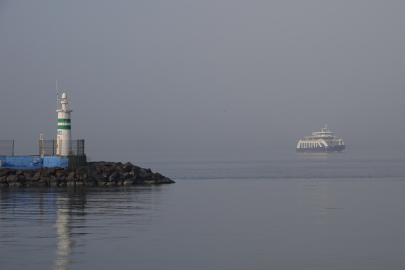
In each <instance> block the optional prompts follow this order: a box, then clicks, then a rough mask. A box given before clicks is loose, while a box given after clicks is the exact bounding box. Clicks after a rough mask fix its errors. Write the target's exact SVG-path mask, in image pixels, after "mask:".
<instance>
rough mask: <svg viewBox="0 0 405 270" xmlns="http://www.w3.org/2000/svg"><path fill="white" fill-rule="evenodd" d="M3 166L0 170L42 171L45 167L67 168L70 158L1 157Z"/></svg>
mask: <svg viewBox="0 0 405 270" xmlns="http://www.w3.org/2000/svg"><path fill="white" fill-rule="evenodd" d="M0 160H1V161H3V165H2V166H1V167H0V168H12V169H22V170H24V169H26V170H30V169H40V168H43V167H62V168H64V167H67V166H68V161H69V159H68V157H60V156H44V157H43V158H42V157H41V156H0Z"/></svg>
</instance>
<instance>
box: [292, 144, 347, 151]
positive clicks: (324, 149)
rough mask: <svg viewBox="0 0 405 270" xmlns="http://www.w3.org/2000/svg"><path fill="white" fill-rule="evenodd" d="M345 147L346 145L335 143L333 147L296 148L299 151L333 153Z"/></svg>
mask: <svg viewBox="0 0 405 270" xmlns="http://www.w3.org/2000/svg"><path fill="white" fill-rule="evenodd" d="M344 149H345V145H335V146H333V147H332V146H328V147H315V148H296V150H297V153H332V152H342V151H343V150H344Z"/></svg>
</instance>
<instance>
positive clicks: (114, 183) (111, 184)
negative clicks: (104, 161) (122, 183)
mask: <svg viewBox="0 0 405 270" xmlns="http://www.w3.org/2000/svg"><path fill="white" fill-rule="evenodd" d="M105 185H106V186H116V185H117V182H114V181H112V182H107V183H106V184H105Z"/></svg>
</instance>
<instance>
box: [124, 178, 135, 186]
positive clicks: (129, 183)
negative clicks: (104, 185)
mask: <svg viewBox="0 0 405 270" xmlns="http://www.w3.org/2000/svg"><path fill="white" fill-rule="evenodd" d="M122 184H123V185H124V186H129V185H133V184H134V179H131V178H129V179H127V180H124V181H123V182H122Z"/></svg>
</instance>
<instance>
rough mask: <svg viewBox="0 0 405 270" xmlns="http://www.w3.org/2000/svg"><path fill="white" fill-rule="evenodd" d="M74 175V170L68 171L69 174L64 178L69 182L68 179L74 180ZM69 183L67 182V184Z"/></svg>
mask: <svg viewBox="0 0 405 270" xmlns="http://www.w3.org/2000/svg"><path fill="white" fill-rule="evenodd" d="M75 176H76V173H75V172H71V173H69V176H68V177H67V178H66V180H67V181H68V182H69V181H74V180H75ZM68 185H69V184H68Z"/></svg>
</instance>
